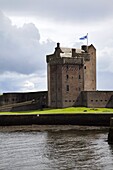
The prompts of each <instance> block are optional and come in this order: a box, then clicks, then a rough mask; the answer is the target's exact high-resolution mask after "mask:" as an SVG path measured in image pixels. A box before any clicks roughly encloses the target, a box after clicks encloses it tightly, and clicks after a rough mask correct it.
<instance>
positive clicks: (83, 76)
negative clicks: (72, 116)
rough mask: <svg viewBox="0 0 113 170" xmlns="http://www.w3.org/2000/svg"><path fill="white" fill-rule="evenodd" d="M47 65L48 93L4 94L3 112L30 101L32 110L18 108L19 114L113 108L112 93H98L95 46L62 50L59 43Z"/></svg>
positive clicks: (26, 106)
mask: <svg viewBox="0 0 113 170" xmlns="http://www.w3.org/2000/svg"><path fill="white" fill-rule="evenodd" d="M46 61H47V78H48V91H43V92H31V93H4V94H3V95H1V96H0V106H1V107H0V108H2V107H3V106H7V105H11V104H18V103H24V102H27V101H28V102H29V101H31V103H30V107H28V104H27V105H24V104H23V105H21V106H18V107H16V105H15V108H17V109H16V110H29V108H30V110H34V109H37V108H43V107H50V108H64V107H72V106H84V107H91V108H97V107H108V108H112V107H113V91H97V90H96V49H95V47H94V46H93V45H92V44H91V45H90V46H85V45H83V46H82V47H81V49H75V48H72V49H71V48H62V47H60V44H59V43H57V47H56V48H55V51H54V53H53V54H50V55H47V56H46ZM27 108H28V109H27ZM0 110H2V109H0ZM6 110H7V109H6ZM6 110H5V111H6Z"/></svg>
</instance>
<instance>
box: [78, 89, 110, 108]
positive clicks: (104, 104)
mask: <svg viewBox="0 0 113 170" xmlns="http://www.w3.org/2000/svg"><path fill="white" fill-rule="evenodd" d="M80 97H82V106H86V107H91V108H113V91H83V92H82V94H81V96H80Z"/></svg>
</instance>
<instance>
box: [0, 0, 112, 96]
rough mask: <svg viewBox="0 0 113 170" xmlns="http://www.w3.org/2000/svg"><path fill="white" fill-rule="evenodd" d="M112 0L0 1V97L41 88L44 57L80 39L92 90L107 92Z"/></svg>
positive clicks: (109, 86) (43, 86)
mask: <svg viewBox="0 0 113 170" xmlns="http://www.w3.org/2000/svg"><path fill="white" fill-rule="evenodd" d="M112 4H113V0H110V1H109V3H108V1H107V0H95V1H94V0H19V1H16V0H0V93H4V92H24V91H25V92H31V91H43V90H47V64H46V55H47V54H51V53H53V52H54V48H55V46H56V43H57V42H60V44H61V46H62V47H69V48H71V47H72V48H73V47H75V48H80V46H81V45H83V44H86V40H82V41H80V40H79V38H80V37H82V36H84V35H86V34H87V33H88V44H89V45H90V44H93V45H94V46H95V48H96V52H97V90H113V9H112Z"/></svg>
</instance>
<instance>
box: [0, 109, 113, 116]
mask: <svg viewBox="0 0 113 170" xmlns="http://www.w3.org/2000/svg"><path fill="white" fill-rule="evenodd" d="M77 113H84V114H90V113H95V114H97V113H103V114H104V113H113V109H109V108H87V107H69V108H63V109H49V108H48V109H43V110H42V111H41V110H35V111H21V112H0V115H21V114H77Z"/></svg>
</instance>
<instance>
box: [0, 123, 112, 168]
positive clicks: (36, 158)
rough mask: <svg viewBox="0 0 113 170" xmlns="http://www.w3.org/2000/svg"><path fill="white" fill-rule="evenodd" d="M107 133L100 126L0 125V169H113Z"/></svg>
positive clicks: (106, 130)
mask: <svg viewBox="0 0 113 170" xmlns="http://www.w3.org/2000/svg"><path fill="white" fill-rule="evenodd" d="M107 135H108V129H106V128H99V127H79V126H28V127H27V128H26V127H25V126H23V127H3V128H2V127H1V128H0V170H112V169H113V147H112V146H110V145H108V143H107V141H106V140H107Z"/></svg>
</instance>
